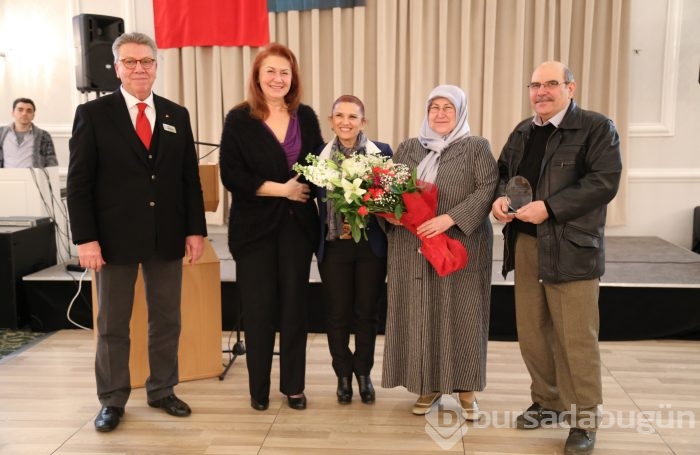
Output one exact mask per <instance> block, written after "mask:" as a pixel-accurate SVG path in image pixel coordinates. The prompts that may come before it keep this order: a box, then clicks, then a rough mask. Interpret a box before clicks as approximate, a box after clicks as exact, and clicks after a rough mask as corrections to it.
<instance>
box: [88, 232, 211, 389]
mask: <svg viewBox="0 0 700 455" xmlns="http://www.w3.org/2000/svg"><path fill="white" fill-rule="evenodd" d="M92 282H93V286H92V301H93V305H92V309H93V310H92V319H93V327H95V328H97V309H98V307H99V306H98V299H97V286H96V285H94V283H96V281H95V276H94V272H93V281H92ZM181 312H182V331H181V332H180V350H179V352H178V363H179V371H180V381H190V380H194V379H203V378H212V377H215V376H218V375H219V373H221V368H222V358H221V272H220V264H219V258H218V257H217V256H216V253H215V252H214V249H213V248H212V246H211V243H210V242H209V239H206V238H205V239H204V253H203V254H202V257H201V259H200V260H199V261H198V262H197V263H196V264H189V263H188V262H186V261H184V262H183V267H182V305H181ZM95 336H97V330H95ZM129 370H130V373H131V386H132V387H143V386H144V385H145V383H146V378H148V374H149V368H148V313H147V311H146V296H145V293H144V284H143V277H142V275H141V271H140V270H139V274H138V278H137V279H136V288H135V291H134V309H133V313H132V315H131V352H130V355H129Z"/></svg>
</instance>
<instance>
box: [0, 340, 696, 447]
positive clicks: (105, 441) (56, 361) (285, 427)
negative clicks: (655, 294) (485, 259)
mask: <svg viewBox="0 0 700 455" xmlns="http://www.w3.org/2000/svg"><path fill="white" fill-rule="evenodd" d="M228 340H229V337H228V333H226V334H225V336H224V338H223V340H222V346H223V347H226V346H227V345H228ZM601 346H602V358H603V364H604V368H603V387H604V399H605V413H606V415H607V417H606V419H605V421H604V424H603V425H604V426H608V427H609V428H603V429H601V430H600V431H599V432H598V443H597V445H596V450H595V452H594V453H595V454H596V455H606V454H607V455H613V454H615V455H623V454H624V455H628V454H687V455H691V454H692V455H696V454H698V453H700V422H698V423H697V424H696V423H695V422H694V416H698V417H700V342H696V341H635V342H605V343H602V344H601ZM382 347H383V338H382V337H380V338H379V339H378V345H377V361H376V365H375V369H374V374H373V376H374V381H375V383H376V384H379V382H380V380H381V378H380V374H381V358H382V357H381V353H382ZM223 360H225V359H224V358H222V361H223ZM488 362H489V363H488V383H489V385H488V388H487V390H486V391H484V392H482V393H480V394H479V402H480V404H481V407H482V409H483V410H484V411H485V412H487V413H488V419H489V420H491V424H490V425H483V426H480V427H476V426H474V425H473V424H463V422H457V423H454V422H452V423H451V422H450V421H449V420H447V418H446V417H449V414H447V413H439V412H434V413H432V416H431V419H430V420H427V419H426V418H425V417H420V416H414V415H412V414H411V413H410V409H411V406H412V404H413V401H414V399H415V396H414V395H412V394H410V393H408V392H406V391H405V390H404V389H402V388H397V389H391V390H386V389H382V388H380V387H377V402H376V404H374V405H364V404H362V403H361V402H360V400H359V399H356V400H354V401H353V403H352V404H351V405H347V406H341V405H339V404H337V402H336V399H335V378H334V376H333V372H332V369H331V367H330V356H329V354H328V349H327V345H326V338H325V335H322V334H312V335H310V337H309V347H308V368H307V389H306V394H307V396H308V399H309V407H308V409H307V410H306V411H294V410H291V409H289V408H288V407H287V406H286V403H285V402H284V400H283V397H281V396H280V395H279V394H277V393H274V394H273V395H272V396H271V397H270V398H271V400H270V409H269V410H267V411H265V412H257V411H254V410H252V409H251V408H250V407H249V398H248V386H247V374H246V367H245V358H239V359H237V360H236V362H235V363H234V365H233V367H232V368H231V370H230V372H229V374H228V376H227V377H226V378H225V380H224V381H219V380H218V378H212V379H204V380H199V381H191V382H187V383H182V384H180V385H179V386H178V388H177V393H178V395H179V396H180V397H181V398H183V399H185V400H186V401H187V402H188V403H189V404H190V405H191V406H192V408H193V411H194V413H193V415H192V416H191V417H189V418H175V417H170V416H168V415H166V414H165V413H163V412H162V411H158V410H155V409H151V408H149V407H148V406H147V405H146V400H145V393H144V391H143V389H136V390H134V391H133V392H132V396H131V399H130V401H129V404H128V406H127V408H126V414H125V417H124V419H123V421H122V423H121V425H120V426H119V428H118V429H117V430H116V431H114V432H112V433H107V434H102V433H97V432H96V431H95V430H94V427H93V419H94V417H95V414H96V412H97V410H98V408H99V405H98V403H97V400H96V398H95V380H94V375H93V339H92V334H91V333H90V332H87V331H81V330H63V331H60V332H57V333H54V334H52V335H50V336H48V337H47V338H45V339H43V340H42V341H40V342H38V343H36V344H34V345H33V346H31V347H30V348H28V349H25V350H23V351H21V352H19V353H17V354H14V355H12V356H10V357H8V358H6V359H3V360H2V361H0V454H8V455H22V454H28V455H41V454H61V455H68V454H76V455H77V454H139V455H143V454H207V455H221V454H330V453H338V454H351V453H362V454H370V455H372V454H399V453H411V454H420V453H426V454H427V453H432V454H439V453H444V452H446V451H448V452H449V453H463V454H481V455H487V454H488V455H496V454H561V453H563V444H564V440H565V438H566V436H567V434H568V430H567V429H566V428H563V427H561V428H554V429H538V430H531V431H520V430H516V429H513V428H509V427H512V425H511V424H510V423H509V422H510V421H512V419H514V418H515V415H517V413H518V411H520V410H522V409H523V408H524V407H526V406H527V405H529V391H528V386H529V379H528V375H527V373H526V371H525V369H524V366H523V364H522V360H521V358H520V354H519V351H518V346H517V343H513V342H490V343H489V359H488ZM277 374H278V369H277V362H276V361H275V363H274V370H273V385H274V384H276V383H277V380H278V376H277ZM273 389H275V387H274V386H273ZM356 398H358V397H357V395H356ZM645 412H646V413H653V414H652V415H651V417H652V418H651V420H648V419H646V420H645V417H644V414H643V413H645ZM681 412H685V414H683V415H681V414H680V413H681ZM445 414H447V416H446V415H445ZM679 416H680V417H681V418H679ZM647 417H649V415H648V414H647ZM484 420H485V419H482V421H484ZM691 424H692V427H691ZM681 425H682V428H678V427H680V426H681ZM696 426H697V427H696ZM431 427H432V428H431ZM674 427H675V428H674ZM431 430H432V431H431ZM435 430H437V432H436V431H435ZM457 432H459V433H457ZM429 433H430V434H433V435H434V437H435V439H433V437H431V436H429Z"/></svg>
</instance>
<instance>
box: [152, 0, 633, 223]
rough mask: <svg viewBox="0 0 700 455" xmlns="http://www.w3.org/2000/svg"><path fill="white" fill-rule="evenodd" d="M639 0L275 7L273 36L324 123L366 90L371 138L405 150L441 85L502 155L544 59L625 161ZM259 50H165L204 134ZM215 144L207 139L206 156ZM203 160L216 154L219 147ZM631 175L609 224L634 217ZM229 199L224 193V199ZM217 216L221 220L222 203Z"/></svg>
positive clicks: (170, 93) (524, 113)
mask: <svg viewBox="0 0 700 455" xmlns="http://www.w3.org/2000/svg"><path fill="white" fill-rule="evenodd" d="M629 2H630V0H367V6H365V7H357V8H344V9H341V8H334V9H327V10H311V11H302V12H299V11H291V12H287V13H270V15H269V24H270V39H271V40H272V41H277V42H280V43H283V44H286V45H287V46H289V47H290V48H291V49H292V50H293V51H294V53H295V54H296V56H297V58H298V59H299V65H300V68H301V73H302V87H303V90H304V97H303V102H304V103H305V104H309V105H310V106H312V107H313V108H314V109H315V110H316V113H317V114H318V116H319V119H320V121H321V126H322V131H323V133H324V137H326V138H330V137H331V132H330V128H329V126H328V122H327V120H326V118H327V117H328V114H329V110H330V106H331V104H332V102H333V100H335V98H337V97H338V96H339V95H341V94H345V93H350V94H354V95H356V96H358V97H360V98H361V99H362V100H363V101H364V103H365V107H366V115H367V120H368V126H367V128H366V132H367V134H368V136H369V137H370V138H373V139H377V140H380V141H383V142H387V143H389V144H391V145H392V147H393V148H396V147H397V146H398V144H399V143H400V142H401V141H402V140H404V139H406V138H408V137H411V136H416V135H417V134H418V130H419V128H420V124H421V121H422V119H423V115H424V112H423V108H424V103H425V98H426V96H427V95H428V93H429V92H430V90H431V89H432V88H433V87H434V86H436V85H438V84H445V83H446V84H454V85H458V86H460V87H462V89H464V91H465V92H466V94H467V100H468V105H469V124H470V126H471V130H472V134H475V135H480V136H484V137H486V138H487V139H488V140H489V141H490V142H491V147H492V149H493V151H494V155H495V156H496V157H498V155H499V154H500V150H501V148H502V146H503V144H504V142H505V140H506V138H507V136H508V134H509V133H510V131H511V130H512V128H513V127H514V126H515V124H516V123H518V122H519V121H520V120H522V119H523V118H525V117H528V116H531V115H532V112H531V108H530V103H529V99H528V93H527V90H526V88H525V85H526V84H527V83H528V82H529V80H530V76H531V74H532V70H533V69H534V68H535V67H536V66H537V65H538V64H539V63H541V62H543V61H546V60H560V61H562V62H564V63H565V64H567V65H568V66H569V67H570V68H571V70H572V71H573V73H574V76H575V79H576V82H577V90H576V93H575V95H574V97H575V99H576V101H577V103H578V104H579V105H580V106H581V107H583V108H584V109H591V110H595V111H598V112H601V113H603V114H605V115H607V116H609V117H610V118H612V119H613V120H614V121H615V124H616V125H617V128H618V130H619V132H620V136H621V139H622V150H623V163H624V162H626V159H625V155H626V150H627V147H626V146H627V123H628V118H629V116H628V105H629V103H628V83H627V81H628V79H629V51H630V49H629V48H630V45H629V28H630V23H629V16H630V5H629ZM256 52H257V48H249V47H235V48H234V47H226V48H222V47H205V48H191V47H190V48H182V49H170V50H165V51H163V54H164V58H163V65H162V66H161V77H163V78H164V79H165V85H164V87H165V92H166V93H165V96H167V97H168V98H171V99H173V100H175V101H177V102H180V103H182V104H183V105H185V106H186V107H187V108H188V109H189V110H190V114H191V115H192V123H193V128H194V131H195V136H196V138H197V139H198V140H199V141H203V142H212V143H218V142H219V138H220V135H221V127H222V122H223V118H224V116H225V114H226V112H228V110H229V109H230V108H232V107H233V106H234V105H236V104H238V103H239V102H241V101H243V100H244V98H245V91H246V89H245V88H246V83H247V77H248V73H249V71H250V66H251V62H252V59H253V58H254V56H255V53H256ZM210 150H211V147H208V148H207V147H202V148H200V156H202V155H204V154H206V153H207V152H208V151H210ZM202 161H205V162H206V161H210V162H217V161H218V154H217V153H216V152H215V153H212V154H211V155H209V156H208V157H207V158H205V159H203V160H202ZM625 192H626V178H625V177H624V176H623V179H622V184H621V188H620V192H619V193H618V197H617V198H616V199H615V201H613V203H611V204H610V207H609V210H608V224H611V225H619V224H623V223H624V220H625V213H624V196H625ZM223 197H225V196H224V195H223V192H222V198H223ZM226 206H227V204H220V209H219V212H217V213H216V214H215V215H213V216H212V218H210V222H223V221H224V212H223V208H224V207H226Z"/></svg>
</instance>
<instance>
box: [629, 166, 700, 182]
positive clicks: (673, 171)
mask: <svg viewBox="0 0 700 455" xmlns="http://www.w3.org/2000/svg"><path fill="white" fill-rule="evenodd" d="M627 181H628V182H629V183H677V184H686V183H698V184H700V168H668V169H659V168H636V169H630V170H628V171H627Z"/></svg>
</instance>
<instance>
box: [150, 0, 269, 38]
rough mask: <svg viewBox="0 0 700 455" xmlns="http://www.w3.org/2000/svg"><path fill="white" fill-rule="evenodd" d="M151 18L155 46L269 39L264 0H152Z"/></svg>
mask: <svg viewBox="0 0 700 455" xmlns="http://www.w3.org/2000/svg"><path fill="white" fill-rule="evenodd" d="M153 19H154V22H155V30H156V44H157V45H158V48H159V49H168V48H172V47H186V46H253V47H259V46H264V45H266V44H268V43H269V41H270V33H269V25H268V20H267V0H197V1H193V0H153Z"/></svg>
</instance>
